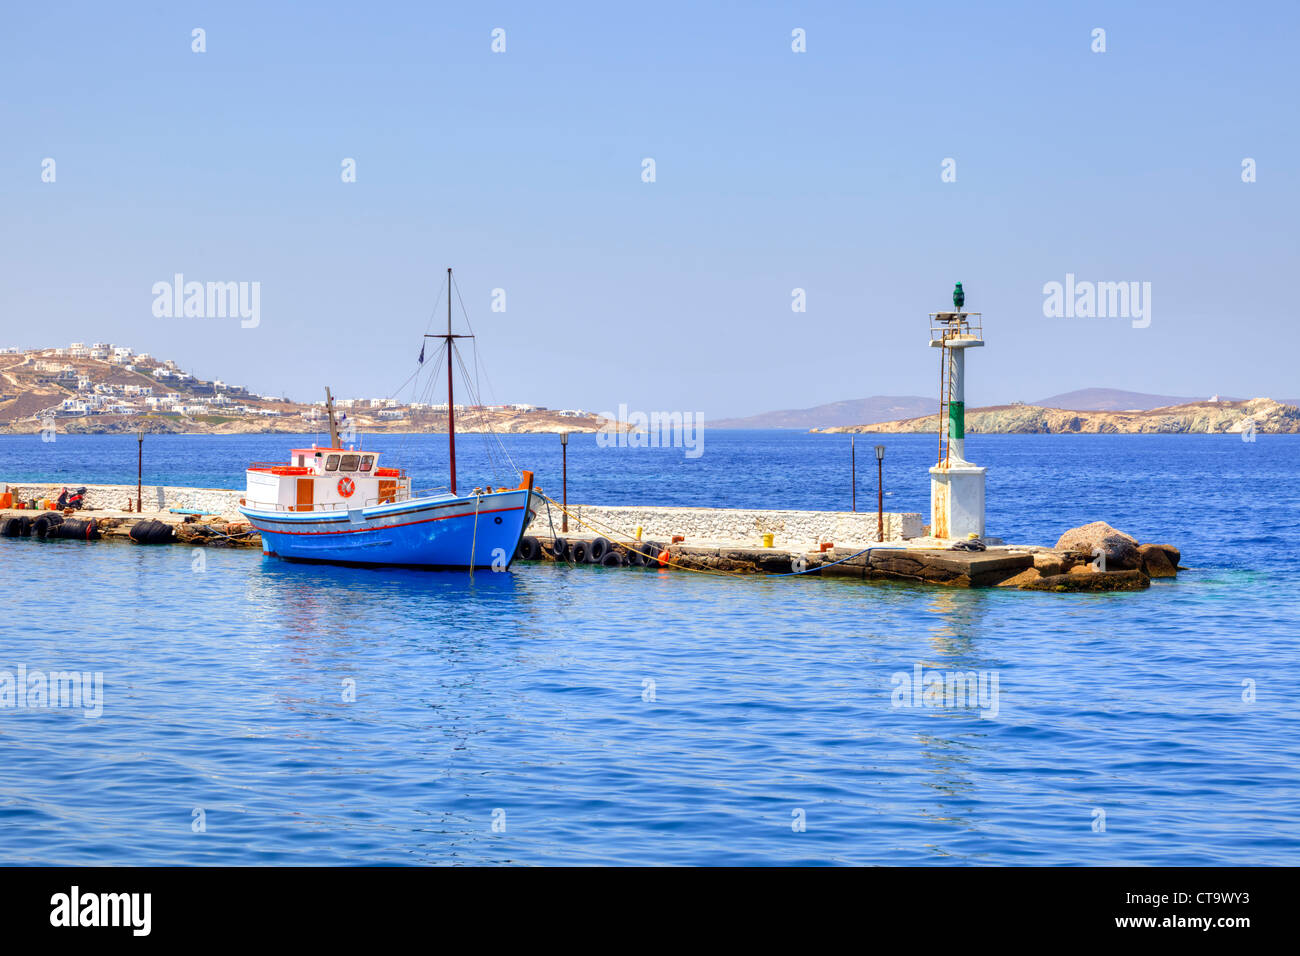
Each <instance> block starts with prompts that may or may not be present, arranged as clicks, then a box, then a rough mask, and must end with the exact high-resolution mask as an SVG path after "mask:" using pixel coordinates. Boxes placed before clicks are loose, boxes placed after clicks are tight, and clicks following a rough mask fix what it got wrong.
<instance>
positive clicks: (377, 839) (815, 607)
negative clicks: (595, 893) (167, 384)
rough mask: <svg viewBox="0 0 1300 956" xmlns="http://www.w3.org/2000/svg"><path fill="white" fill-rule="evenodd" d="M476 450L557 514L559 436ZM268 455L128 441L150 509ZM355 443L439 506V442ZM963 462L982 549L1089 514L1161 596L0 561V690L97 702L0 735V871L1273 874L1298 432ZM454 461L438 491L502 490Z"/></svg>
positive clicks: (834, 494)
mask: <svg viewBox="0 0 1300 956" xmlns="http://www.w3.org/2000/svg"><path fill="white" fill-rule="evenodd" d="M877 440H878V439H876V438H875V437H873V436H863V437H862V440H860V441H859V443H858V461H859V465H860V480H859V491H858V501H859V506H860V507H861V508H863V509H864V510H871V509H873V508H874V506H875V461H874V456H873V455H872V452H871V446H872V445H873V444H875V442H876V441H877ZM505 442H506V447H507V449H508V451H509V454H510V455H511V456H512V457H513V458H514V460H515V461H516V462H517V463H518V464H520V465H521V466H523V467H532V468H533V470H535V471H536V472H537V473H538V476H539V481H540V482H541V484H542V485H543V487H544V488H545V490H546V491H548V492H549V493H551V494H554V495H556V496H558V493H559V490H560V481H559V461H560V459H559V453H560V449H559V442H558V439H557V438H555V437H554V436H511V437H507V438H506V439H505ZM291 443H292V442H291V440H290V439H286V438H284V437H282V436H244V437H234V438H211V437H203V438H195V437H176V436H169V437H152V436H151V437H147V438H146V440H145V446H144V455H145V480H146V481H147V482H151V483H170V484H192V485H204V486H209V487H239V486H240V484H241V482H242V469H243V466H244V464H245V463H246V462H247V461H248V460H250V459H274V458H280V457H282V456H283V455H284V453H285V451H286V449H287V448H288V446H289V445H290V444H291ZM885 444H886V446H887V453H886V459H885V488H886V491H887V493H888V497H887V498H886V508H887V509H890V510H905V511H906V510H910V511H921V512H925V511H926V508H927V499H928V491H927V488H928V484H927V482H928V478H927V475H926V473H925V469H926V467H927V466H928V465H929V464H930V463H931V461H932V459H933V456H934V454H935V451H936V449H935V440H934V439H933V438H932V437H929V436H925V437H922V436H886V437H885ZM372 445H373V447H375V448H377V449H379V450H380V451H396V450H399V449H400V450H401V451H402V452H403V454H402V455H401V461H400V462H397V463H400V464H404V465H406V466H407V467H408V468H409V469H411V470H412V471H414V472H415V473H416V475H417V483H418V484H444V483H445V474H444V472H443V470H442V469H443V468H445V454H444V446H445V439H443V438H441V437H439V436H412V437H406V438H403V437H400V436H391V437H386V438H380V439H376V440H374V441H373V443H372ZM848 446H849V440H848V438H847V437H846V436H821V435H806V434H799V433H787V432H718V431H709V432H707V433H706V435H705V442H704V454H703V455H702V456H701V457H700V458H698V459H695V460H688V459H686V458H685V457H684V456H683V454H682V452H681V450H679V449H678V450H674V449H603V448H598V447H596V444H595V439H594V438H593V437H592V436H578V435H575V436H573V437H572V438H571V440H570V445H569V477H570V480H569V499H570V501H590V502H599V503H620V502H622V503H651V502H653V503H663V504H688V505H732V506H742V507H743V506H770V507H800V508H845V507H847V506H848V504H849V496H850V483H849V447H848ZM967 447H968V452H969V454H970V455H971V457H972V458H974V459H975V460H977V461H979V462H980V463H981V464H986V465H988V466H989V468H990V471H989V476H988V495H989V526H990V533H992V534H998V535H1001V536H1003V537H1005V538H1007V539H1008V540H1014V541H1019V542H1035V543H1047V544H1050V543H1053V542H1054V541H1055V539H1056V537H1057V535H1058V534H1059V533H1060V532H1061V531H1062V530H1064V529H1066V528H1068V527H1070V526H1073V525H1077V524H1080V523H1083V522H1086V521H1090V520H1095V519H1098V518H1103V519H1106V520H1108V521H1110V522H1111V523H1112V524H1114V525H1116V526H1117V527H1119V528H1121V529H1123V530H1126V531H1129V532H1130V533H1132V534H1134V535H1135V536H1136V537H1138V538H1140V539H1141V540H1144V541H1146V540H1158V541H1168V542H1170V543H1173V544H1176V545H1179V546H1180V547H1181V548H1182V549H1183V555H1184V558H1183V561H1184V564H1186V565H1188V566H1189V567H1190V568H1191V569H1192V570H1189V571H1187V572H1184V573H1183V574H1182V575H1180V577H1179V579H1178V580H1177V581H1176V582H1157V583H1155V584H1154V585H1153V587H1152V588H1151V590H1150V591H1147V592H1144V593H1139V594H1115V595H1052V594H1040V593H1029V592H1014V591H1013V592H1004V591H948V590H939V589H928V588H919V587H910V586H900V585H865V584H861V583H858V584H854V583H851V582H844V581H835V580H819V579H816V578H814V577H805V578H793V579H790V578H785V579H773V578H767V579H764V578H750V579H721V578H715V577H709V576H705V575H694V574H683V573H674V572H670V571H655V572H646V571H632V570H607V569H598V568H586V567H583V568H573V569H569V568H555V567H552V566H518V567H517V568H516V569H515V570H514V571H512V572H511V573H509V574H491V573H479V574H476V575H475V576H474V578H473V579H472V580H471V579H470V578H469V577H468V576H467V575H463V574H453V573H445V572H426V573H420V572H413V571H399V570H372V571H367V570H358V569H342V568H322V567H299V566H294V565H289V564H285V563H281V562H278V561H276V560H274V559H264V558H262V557H261V556H260V555H259V554H257V553H249V552H247V551H221V550H208V551H203V552H198V553H195V552H191V551H190V550H189V549H186V548H179V547H167V548H146V547H139V546H133V545H129V544H119V543H107V542H96V543H80V542H51V543H40V542H36V541H32V540H24V539H19V540H0V568H3V580H4V588H3V594H4V597H3V598H2V599H0V601H2V602H3V604H2V606H3V610H4V614H3V618H2V620H3V623H0V694H2V692H3V681H4V673H5V672H7V673H9V674H16V673H17V671H18V669H19V668H20V667H23V668H26V669H27V671H28V672H29V673H30V672H32V671H41V672H42V673H45V672H49V671H55V670H59V671H72V670H76V671H85V672H91V673H94V672H99V673H101V674H102V682H103V684H102V686H103V713H102V716H100V717H98V718H88V717H86V716H83V713H82V711H81V710H78V709H72V708H63V709H50V708H41V707H36V706H27V707H16V706H8V707H0V863H5V864H15V863H17V864H26V863H30V864H118V863H122V864H125V863H138V864H145V863H149V864H186V863H241V864H250V863H295V864H312V863H325V864H364V863H399V864H401V863H412V864H424V863H518V864H529V865H531V864H561V863H576V864H590V863H635V864H950V863H973V864H1174V865H1177V864H1210V863H1224V864H1281V863H1287V864H1297V863H1300V734H1298V733H1297V731H1296V729H1295V714H1296V700H1297V692H1296V688H1297V687H1298V686H1300V651H1298V650H1297V645H1298V644H1300V610H1298V609H1297V601H1296V594H1297V592H1298V591H1300V573H1297V570H1296V558H1295V554H1294V551H1295V549H1294V529H1295V528H1296V527H1297V525H1298V524H1300V520H1298V519H1300V481H1297V478H1296V471H1295V467H1294V463H1295V461H1296V460H1297V459H1298V458H1300V437H1297V436H1271V435H1260V436H1259V437H1258V440H1257V441H1256V442H1254V443H1246V442H1242V441H1241V440H1240V439H1239V438H1237V437H1220V436H1038V435H1033V436H974V437H972V438H970V439H969V440H968V443H967ZM459 451H460V457H461V467H462V471H461V481H462V483H467V484H477V483H480V482H483V481H487V480H494V481H500V480H504V479H505V478H506V477H507V476H506V475H505V474H504V471H503V470H502V471H501V472H499V475H498V476H494V475H493V473H492V470H493V460H492V458H491V457H490V456H489V455H488V453H487V449H486V446H485V443H484V442H482V441H479V440H476V439H475V438H473V437H466V438H465V439H464V440H463V442H462V443H461V446H460V448H459ZM496 456H497V458H500V457H501V455H500V452H499V451H498V452H497V453H496ZM135 459H136V442H135V438H134V436H123V437H116V436H114V437H109V436H95V437H76V436H59V437H58V439H57V441H55V442H53V443H48V444H46V443H42V442H40V441H39V439H38V438H36V437H25V436H13V437H4V438H0V481H10V482H16V481H24V480H35V479H41V480H54V481H58V482H61V483H67V484H75V483H78V482H84V483H90V482H121V483H133V482H134V480H135ZM498 467H499V463H498ZM927 520H928V516H927ZM916 665H921V666H922V667H923V668H925V669H934V670H937V671H939V672H941V673H944V674H946V673H949V672H956V671H960V672H976V673H978V674H981V675H983V676H984V677H985V678H986V679H987V678H990V677H991V676H996V678H997V680H998V693H997V713H996V714H995V715H993V714H991V712H990V709H989V708H988V707H984V708H980V707H977V706H976V707H972V706H951V707H923V706H902V707H899V706H894V704H895V703H896V701H895V700H894V699H893V695H892V693H891V692H892V691H893V689H894V686H895V683H894V675H896V674H900V673H907V674H911V673H913V669H914V667H915V666H916ZM909 702H910V700H909ZM982 714H983V716H982Z"/></svg>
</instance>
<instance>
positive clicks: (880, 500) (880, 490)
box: [876, 445, 885, 541]
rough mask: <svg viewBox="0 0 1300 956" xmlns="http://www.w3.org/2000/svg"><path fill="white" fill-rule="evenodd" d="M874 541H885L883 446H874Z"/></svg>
mask: <svg viewBox="0 0 1300 956" xmlns="http://www.w3.org/2000/svg"><path fill="white" fill-rule="evenodd" d="M876 540H877V541H884V540H885V446H884V445H877V446H876Z"/></svg>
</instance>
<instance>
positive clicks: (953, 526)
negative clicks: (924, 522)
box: [930, 463, 988, 538]
mask: <svg viewBox="0 0 1300 956" xmlns="http://www.w3.org/2000/svg"><path fill="white" fill-rule="evenodd" d="M987 470H988V469H986V468H980V467H978V466H977V465H971V464H967V463H962V464H952V465H948V466H947V467H946V468H945V467H943V466H942V465H938V466H935V467H934V468H931V469H930V534H931V535H932V536H934V537H936V538H968V537H970V535H971V534H974V535H976V536H977V537H981V538H982V537H984V473H985V472H986V471H987Z"/></svg>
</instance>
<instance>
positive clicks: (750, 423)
mask: <svg viewBox="0 0 1300 956" xmlns="http://www.w3.org/2000/svg"><path fill="white" fill-rule="evenodd" d="M936 403H937V400H936V399H933V398H921V397H920V396H918V395H876V396H873V397H872V398H858V399H849V400H846V401H843V402H831V403H830V404H829V405H817V406H815V407H813V408H788V409H784V410H782V411H778V412H763V413H762V414H760V415H750V416H749V417H748V418H724V419H722V420H721V421H716V422H710V423H709V426H710V427H711V428H798V429H801V430H807V429H810V428H829V427H832V426H835V425H862V424H868V423H871V422H887V421H890V420H891V419H896V418H912V417H914V416H917V415H924V414H925V413H926V412H928V411H932V410H933V409H934V407H935V405H936Z"/></svg>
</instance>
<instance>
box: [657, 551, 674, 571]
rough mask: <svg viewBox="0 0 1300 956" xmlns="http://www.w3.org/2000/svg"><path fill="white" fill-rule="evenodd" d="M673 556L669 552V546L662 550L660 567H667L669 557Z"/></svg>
mask: <svg viewBox="0 0 1300 956" xmlns="http://www.w3.org/2000/svg"><path fill="white" fill-rule="evenodd" d="M671 557H672V555H670V554H669V553H668V549H667V548H664V549H663V550H662V551H660V552H659V567H661V568H666V567H668V561H669V559H670V558H671Z"/></svg>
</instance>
